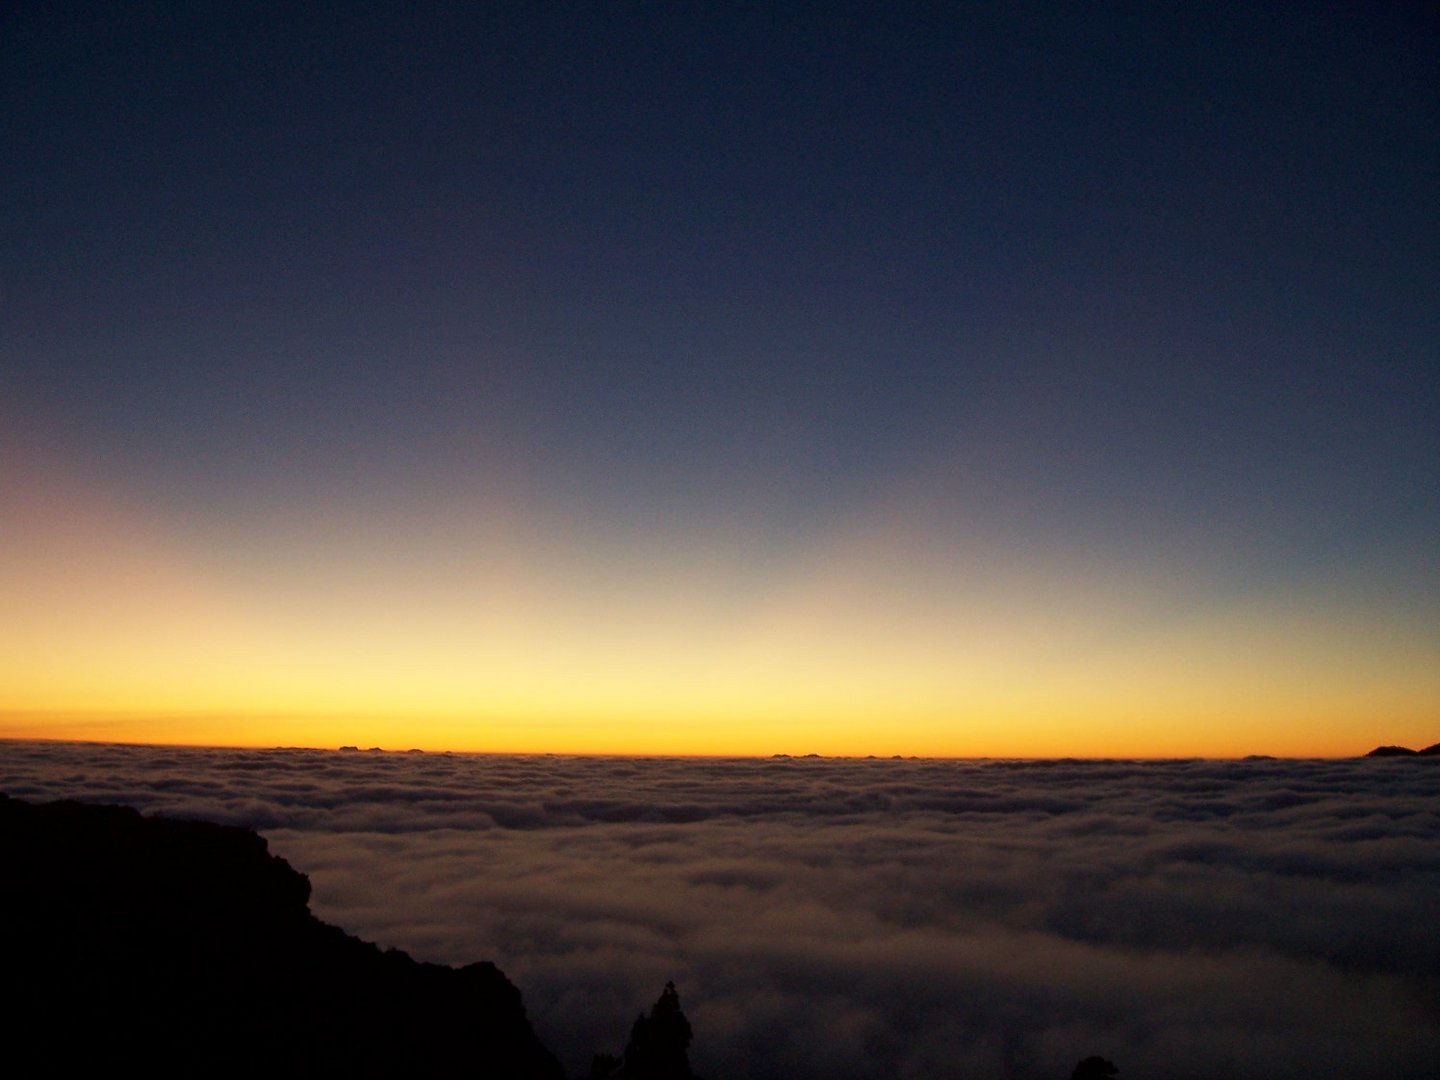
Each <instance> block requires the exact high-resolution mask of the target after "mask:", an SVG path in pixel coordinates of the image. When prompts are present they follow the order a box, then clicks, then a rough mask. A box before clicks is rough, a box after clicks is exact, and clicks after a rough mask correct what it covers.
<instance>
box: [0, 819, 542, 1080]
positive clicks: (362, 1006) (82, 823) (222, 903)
mask: <svg viewBox="0 0 1440 1080" xmlns="http://www.w3.org/2000/svg"><path fill="white" fill-rule="evenodd" d="M0 868H3V870H0V878H3V881H4V885H3V887H0V949H3V953H0V956H3V962H4V965H5V973H6V976H7V978H6V983H7V985H8V986H9V987H10V988H11V990H12V992H14V991H18V995H17V996H16V1000H15V1001H14V1003H13V1004H11V1005H10V1006H9V1007H8V1008H7V1009H6V1010H5V1012H4V1013H3V1014H0V1017H3V1020H0V1032H3V1035H0V1038H3V1045H0V1054H3V1057H4V1060H5V1062H6V1070H7V1072H8V1074H9V1075H12V1076H17V1077H18V1076H25V1077H38V1076H87V1075H88V1076H100V1075H114V1074H116V1073H123V1072H129V1071H132V1070H133V1071H137V1072H139V1073H140V1074H141V1075H144V1076H148V1077H157V1076H160V1077H169V1076H175V1077H179V1076H185V1077H196V1076H208V1077H215V1076H237V1077H238V1076H300V1075H304V1076H307V1077H328V1076H342V1075H343V1076H406V1077H440V1076H445V1077H459V1076H468V1077H482V1078H494V1080H502V1078H512V1077H513V1078H515V1080H522V1078H523V1080H561V1078H562V1077H563V1075H564V1073H563V1070H562V1069H561V1067H560V1065H559V1063H558V1062H557V1061H556V1060H555V1058H554V1057H553V1056H552V1055H551V1054H550V1053H549V1052H548V1051H547V1050H546V1049H545V1048H544V1046H542V1045H541V1043H540V1041H539V1040H538V1038H537V1037H536V1036H535V1033H534V1031H533V1030H532V1029H531V1027H530V1024H529V1021H528V1020H527V1018H526V1016H525V1010H524V1008H523V1006H522V1004H521V1000H520V993H519V991H518V990H516V989H515V987H514V986H513V985H512V984H511V983H510V982H509V980H508V979H506V978H505V976H504V975H503V974H501V973H500V971H499V970H498V969H496V968H495V966H494V965H493V964H489V963H477V964H470V965H469V966H467V967H464V968H459V969H456V968H449V967H443V966H440V965H436V964H425V963H418V962H416V961H415V960H413V959H411V958H410V957H409V956H408V955H406V954H405V953H403V952H398V951H394V950H391V951H382V950H380V949H379V948H377V947H376V946H374V945H371V944H368V943H366V942H363V941H361V940H359V939H358V938H355V937H352V936H350V935H348V934H346V933H345V932H344V931H342V930H340V929H338V928H337V927H334V926H329V925H327V924H325V923H323V922H321V921H320V920H318V919H316V918H315V917H314V916H313V915H312V914H311V913H310V910H309V907H308V901H309V896H310V882H309V879H307V878H306V877H305V876H304V875H303V874H300V873H298V872H297V871H295V870H294V869H292V868H291V867H290V865H289V864H288V863H286V862H285V861H284V860H283V859H280V858H278V857H277V856H274V855H271V854H270V853H269V851H268V850H267V846H266V842H265V840H264V839H262V838H261V837H260V836H258V835H256V834H255V833H253V832H250V831H248V830H245V829H240V828H234V827H230V826H222V825H212V824H206V823H203V822H195V821H175V820H166V819H163V818H146V817H142V816H141V815H140V814H139V813H137V812H136V811H134V810H132V809H128V808H124V807H114V806H89V805H83V804H80V803H74V802H60V803H49V804H45V805H32V804H29V803H25V802H21V801H19V800H16V799H10V798H6V797H5V796H3V795H0Z"/></svg>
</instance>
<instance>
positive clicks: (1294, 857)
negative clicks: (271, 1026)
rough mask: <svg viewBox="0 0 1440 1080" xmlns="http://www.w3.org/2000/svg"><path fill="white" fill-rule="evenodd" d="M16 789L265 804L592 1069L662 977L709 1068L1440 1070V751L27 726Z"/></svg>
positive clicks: (281, 825) (348, 899) (304, 848)
mask: <svg viewBox="0 0 1440 1080" xmlns="http://www.w3.org/2000/svg"><path fill="white" fill-rule="evenodd" d="M4 749H5V752H4V754H3V756H0V790H4V791H6V792H7V793H8V794H11V795H15V796H20V797H25V798H32V799H48V798H62V797H79V798H85V799H88V800H94V801H106V802H124V803H129V804H131V805H135V806H138V807H140V808H141V809H142V810H145V811H147V812H161V813H165V814H171V815H188V816H196V817H202V818H207V819H210V820H215V821H224V822H231V823H238V824H245V825H250V826H253V827H256V828H259V829H261V830H262V831H264V832H265V833H266V835H267V836H269V837H270V839H271V845H272V849H273V850H275V851H276V852H277V853H278V854H281V855H283V856H285V857H286V858H288V859H289V860H290V861H291V862H292V863H293V864H294V865H295V866H296V867H297V868H298V869H300V870H302V871H304V872H306V873H308V874H309V875H310V877H311V879H312V881H313V883H314V887H315V895H314V901H313V906H314V908H315V910H316V912H317V913H318V914H319V915H321V917H323V918H326V919H328V920H330V921H332V922H335V923H338V924H339V925H341V926H344V927H345V928H346V929H348V930H350V931H352V932H354V933H357V934H360V935H361V936H363V937H367V938H371V939H373V940H376V941H379V942H381V943H382V944H386V945H394V946H398V947H400V948H404V949H407V950H409V951H410V952H412V953H414V954H415V955H416V956H418V957H420V958H422V959H428V960H439V961H445V962H452V963H462V962H468V961H470V960H474V959H480V958H487V959H494V960H495V961H496V962H497V963H499V964H500V966H501V967H502V968H503V969H504V970H505V971H506V973H507V974H509V975H510V976H511V978H512V979H514V980H515V981H516V982H517V983H518V984H519V985H520V987H521V989H522V991H523V992H524V994H525V997H526V1002H527V1005H528V1007H529V1010H530V1012H531V1015H532V1016H533V1017H534V1018H535V1020H536V1021H537V1027H538V1028H539V1029H540V1031H541V1032H542V1035H543V1036H544V1037H545V1038H546V1039H547V1040H548V1041H549V1042H550V1044H551V1045H552V1046H553V1047H554V1048H555V1049H556V1050H557V1051H558V1052H559V1053H560V1054H561V1055H562V1057H564V1058H565V1059H567V1061H568V1064H569V1065H570V1067H571V1068H572V1070H575V1071H579V1070H580V1069H582V1068H583V1066H584V1064H585V1063H586V1061H587V1060H588V1055H589V1053H590V1052H591V1051H592V1050H595V1049H613V1048H615V1047H617V1046H618V1045H619V1044H620V1043H621V1042H623V1040H624V1036H625V1033H626V1031H627V1030H628V1026H629V1023H630V1021H631V1020H632V1019H633V1018H634V1015H635V1013H636V1012H638V1011H639V1010H640V1008H641V1007H642V1006H644V1005H646V1004H648V1002H649V1001H650V1000H652V999H653V998H654V996H655V994H656V992H657V990H658V988H659V986H660V985H661V984H663V982H664V981H665V980H666V979H675V980H676V982H677V983H678V984H679V986H680V990H681V994H682V999H683V1002H684V1005H685V1008H686V1011H687V1013H688V1014H689V1015H690V1017H691V1020H692V1022H693V1023H694V1025H695V1029H696V1033H697V1039H696V1043H695V1046H694V1053H693V1057H694V1059H695V1061H696V1064H697V1067H698V1068H699V1069H700V1070H701V1071H702V1072H703V1073H704V1074H706V1075H709V1076H712V1077H721V1076H724V1077H733V1078H736V1080H744V1078H749V1080H764V1078H771V1077H776V1078H778V1077H787V1078H799V1080H803V1078H807V1077H815V1078H819V1077H826V1078H848V1080H859V1078H869V1077H877V1078H878V1077H914V1078H931V1077H935V1078H942V1077H943V1078H951V1077H955V1076H974V1077H989V1076H995V1077H999V1076H1007V1077H1035V1078H1042V1077H1056V1076H1064V1075H1068V1070H1069V1068H1070V1066H1072V1065H1073V1064H1074V1062H1075V1061H1076V1060H1077V1059H1078V1058H1080V1057H1082V1056H1084V1055H1086V1054H1090V1053H1103V1054H1105V1055H1106V1056H1107V1057H1110V1058H1112V1059H1113V1060H1115V1061H1116V1062H1117V1063H1118V1064H1119V1065H1120V1066H1121V1068H1122V1076H1125V1075H1130V1076H1146V1075H1148V1076H1161V1075H1163V1076H1169V1077H1175V1078H1177V1080H1183V1078H1185V1077H1197V1078H1198V1077H1210V1076H1215V1075H1241V1076H1245V1077H1247V1078H1254V1080H1267V1078H1270V1080H1298V1078H1300V1077H1309V1076H1315V1075H1346V1074H1349V1075H1385V1076H1387V1077H1392V1078H1406V1077H1412V1078H1416V1080H1418V1078H1420V1077H1422V1076H1428V1075H1430V1072H1431V1070H1432V1068H1433V1062H1434V1061H1435V1060H1436V1058H1437V1055H1440V1034H1437V1032H1440V1007H1437V1006H1436V1004H1435V1003H1436V1001H1437V1000H1440V994H1437V993H1436V990H1437V975H1436V972H1440V940H1437V938H1436V936H1435V934H1434V932H1433V931H1434V925H1435V918H1436V914H1437V910H1440V845H1437V844H1436V843H1435V837H1437V836H1440V766H1437V765H1436V764H1435V762H1434V761H1431V760H1415V759H1395V760H1365V759H1362V760H1354V761H1274V760H1254V761H1239V762H1215V761H1174V762H1126V761H1113V762H1084V761H1044V762H1002V761H995V762H964V761H870V760H864V761H861V760H828V759H803V760H788V759H773V760H752V759H740V760H685V759H614V758H567V757H550V756H543V757H506V756H493V757H492V756H471V755H429V754H427V755H415V754H369V753H337V752H328V751H312V750H275V751H263V752H261V751H234V750H188V749H185V750H182V749H163V750H161V749H151V748H138V747H117V746H96V745H78V744H34V743H31V744H27V743H10V744H6V745H5V748H4Z"/></svg>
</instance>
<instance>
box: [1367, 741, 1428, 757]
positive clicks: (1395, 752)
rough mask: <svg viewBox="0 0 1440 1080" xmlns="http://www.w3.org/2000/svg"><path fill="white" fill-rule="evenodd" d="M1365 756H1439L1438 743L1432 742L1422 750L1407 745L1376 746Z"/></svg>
mask: <svg viewBox="0 0 1440 1080" xmlns="http://www.w3.org/2000/svg"><path fill="white" fill-rule="evenodd" d="M1365 756H1366V757H1440V743H1432V744H1431V745H1429V746H1427V747H1425V749H1423V750H1412V749H1410V747H1408V746H1377V747H1375V749H1374V750H1371V751H1370V752H1369V753H1368V754H1366V755H1365Z"/></svg>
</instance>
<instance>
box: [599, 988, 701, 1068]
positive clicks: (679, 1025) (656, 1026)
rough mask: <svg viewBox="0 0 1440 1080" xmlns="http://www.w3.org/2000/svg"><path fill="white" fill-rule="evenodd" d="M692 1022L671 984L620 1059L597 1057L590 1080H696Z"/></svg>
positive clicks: (638, 1024) (636, 1027)
mask: <svg viewBox="0 0 1440 1080" xmlns="http://www.w3.org/2000/svg"><path fill="white" fill-rule="evenodd" d="M690 1039H691V1031H690V1021H689V1020H687V1019H686V1018H685V1014H684V1013H683V1012H681V1010H680V995H679V994H678V993H676V991H675V984H674V983H673V982H668V983H666V984H665V989H664V991H663V992H662V993H661V994H660V999H659V1000H658V1001H656V1002H655V1004H654V1005H653V1006H651V1009H650V1015H649V1016H646V1015H644V1014H643V1013H642V1014H641V1015H640V1016H638V1017H637V1018H636V1020H635V1024H634V1026H633V1027H632V1028H631V1029H630V1041H629V1042H628V1043H626V1045H625V1052H624V1053H623V1054H622V1055H621V1056H620V1057H618V1058H617V1057H614V1056H613V1055H611V1054H596V1055H595V1060H594V1062H593V1063H592V1064H591V1066H590V1074H589V1076H588V1077H587V1080H695V1074H694V1073H693V1072H691V1071H690Z"/></svg>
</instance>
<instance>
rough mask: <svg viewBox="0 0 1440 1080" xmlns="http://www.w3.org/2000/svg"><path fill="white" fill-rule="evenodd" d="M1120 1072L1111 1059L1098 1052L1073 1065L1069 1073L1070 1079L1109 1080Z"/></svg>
mask: <svg viewBox="0 0 1440 1080" xmlns="http://www.w3.org/2000/svg"><path fill="white" fill-rule="evenodd" d="M1119 1072H1120V1070H1119V1069H1117V1068H1116V1067H1115V1064H1114V1063H1113V1062H1111V1061H1107V1060H1106V1059H1105V1058H1103V1057H1100V1056H1099V1055H1098V1054H1097V1055H1095V1056H1093V1057H1087V1058H1085V1059H1084V1060H1082V1061H1081V1062H1080V1063H1079V1064H1078V1065H1076V1066H1075V1071H1074V1072H1072V1073H1071V1074H1070V1080H1109V1078H1110V1077H1112V1076H1115V1075H1117V1074H1118V1073H1119Z"/></svg>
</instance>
